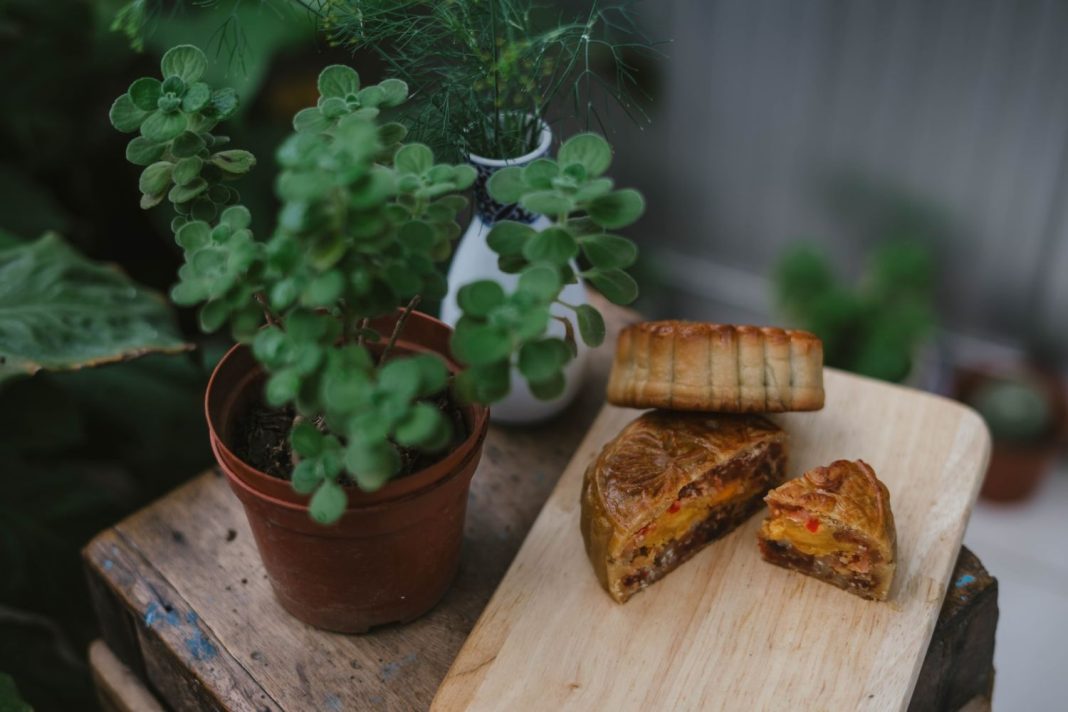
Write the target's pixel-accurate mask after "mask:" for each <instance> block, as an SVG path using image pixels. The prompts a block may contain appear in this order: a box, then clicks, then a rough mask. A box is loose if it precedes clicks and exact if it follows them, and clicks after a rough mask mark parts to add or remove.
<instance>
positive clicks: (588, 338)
mask: <svg viewBox="0 0 1068 712" xmlns="http://www.w3.org/2000/svg"><path fill="white" fill-rule="evenodd" d="M575 311H576V315H577V317H578V327H579V334H580V335H581V336H582V341H583V342H585V344H586V345H587V346H590V347H592V348H596V347H598V346H600V345H601V344H602V343H604V334H605V326H604V318H603V317H602V316H601V312H599V311H597V310H596V309H595V308H593V307H591V306H590V305H589V304H582V305H580V306H579V307H578V309H576V310H575Z"/></svg>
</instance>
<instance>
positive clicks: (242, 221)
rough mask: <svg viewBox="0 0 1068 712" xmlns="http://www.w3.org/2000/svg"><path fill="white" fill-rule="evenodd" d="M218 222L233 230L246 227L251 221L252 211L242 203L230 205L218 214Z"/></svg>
mask: <svg viewBox="0 0 1068 712" xmlns="http://www.w3.org/2000/svg"><path fill="white" fill-rule="evenodd" d="M219 222H221V223H222V224H224V225H229V226H230V227H231V228H233V229H235V230H240V229H241V228H245V227H248V226H249V224H250V223H251V222H252V213H250V212H249V211H248V208H246V207H245V206H244V205H231V206H230V207H229V208H227V209H226V210H224V211H223V212H222V215H220V216H219Z"/></svg>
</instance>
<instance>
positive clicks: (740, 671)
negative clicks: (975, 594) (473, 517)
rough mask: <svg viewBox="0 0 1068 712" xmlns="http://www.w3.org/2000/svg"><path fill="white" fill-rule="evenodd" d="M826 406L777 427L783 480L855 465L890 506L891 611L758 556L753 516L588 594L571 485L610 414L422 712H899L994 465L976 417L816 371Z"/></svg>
mask: <svg viewBox="0 0 1068 712" xmlns="http://www.w3.org/2000/svg"><path fill="white" fill-rule="evenodd" d="M826 388H827V405H826V407H825V408H824V410H822V411H820V412H818V413H812V414H804V413H797V414H787V415H783V416H776V417H775V420H776V421H777V422H779V423H780V424H782V425H783V427H785V428H786V429H787V431H788V432H789V433H790V436H791V446H790V448H791V449H790V452H791V460H790V462H791V464H790V471H791V472H793V473H795V474H800V473H801V472H802V471H804V470H805V469H808V468H810V467H813V466H816V465H820V464H825V463H827V462H830V461H832V460H834V459H837V458H849V459H854V458H863V459H865V460H866V461H868V462H869V463H871V464H872V466H873V467H874V468H875V470H876V471H877V472H878V473H879V475H880V478H881V479H883V480H884V482H886V484H887V486H888V487H889V489H890V492H891V501H892V506H893V509H894V513H895V517H896V519H897V528H898V547H899V548H898V556H899V563H898V571H897V577H896V579H895V581H894V585H893V587H892V588H891V593H890V600H889V602H887V603H874V602H869V601H864V600H861V599H859V598H857V597H855V596H852V595H850V594H848V593H846V592H844V591H840V590H838V589H836V588H833V587H831V586H828V585H826V584H823V583H820V582H818V581H815V580H813V579H810V578H807V577H804V576H801V575H800V574H797V573H794V572H790V571H785V570H783V569H779V568H777V567H773V566H769V565H768V564H766V563H764V562H763V561H761V560H760V556H759V554H758V552H757V549H756V546H755V543H754V537H755V531H756V529H757V527H758V526H759V521H760V517H754V518H753V519H751V520H750V521H749V522H748V523H747V524H746V525H745V526H743V527H741V528H740V529H739V530H737V531H735V532H734V533H733V534H732V535H730V536H728V537H726V538H725V539H723V540H722V541H720V542H717V543H715V544H713V545H712V546H710V547H708V548H707V549H706V550H705V551H703V552H701V554H699V555H698V556H697V557H695V558H694V559H693V560H692V561H690V562H689V563H687V564H685V565H684V566H682V567H680V569H678V570H677V571H676V572H675V573H673V574H671V575H670V576H668V577H667V578H666V579H665V580H663V581H661V582H660V583H658V584H656V585H654V586H653V587H651V588H650V589H649V590H647V591H646V592H644V593H642V594H640V595H638V596H636V597H635V598H634V599H632V600H631V601H630V602H629V603H627V604H625V605H623V606H620V605H618V604H616V603H614V602H613V601H612V600H611V599H610V598H609V597H608V595H607V594H606V593H605V592H604V591H603V590H602V589H601V588H600V586H599V585H598V584H597V581H596V579H595V578H594V576H593V573H592V571H591V568H590V565H589V562H588V561H587V560H586V555H585V552H584V550H583V546H582V539H581V536H580V535H579V527H578V517H579V506H578V503H579V490H580V486H581V482H582V474H583V471H584V470H585V468H586V466H587V464H588V463H589V462H590V461H591V460H592V458H593V457H594V456H595V455H596V453H597V452H598V450H599V449H600V447H601V446H602V445H603V444H604V443H605V442H606V441H607V440H608V439H610V438H611V437H613V436H614V435H615V434H616V433H618V432H619V430H620V428H622V426H623V425H625V424H626V423H627V422H629V421H630V420H631V419H633V418H634V417H636V415H637V414H638V413H637V411H633V410H626V409H620V408H615V407H612V406H605V408H604V409H603V410H602V411H601V413H600V415H599V416H598V418H597V420H596V421H595V422H594V424H593V426H592V428H591V429H590V432H589V434H588V435H587V437H586V439H585V440H584V441H583V443H582V445H581V446H580V447H579V449H578V451H577V452H576V453H575V456H574V457H573V458H572V460H571V463H570V464H569V466H568V468H567V469H566V470H565V471H564V473H563V475H562V477H561V478H560V482H559V484H558V485H557V487H556V489H555V490H554V492H553V494H552V495H551V496H550V498H549V501H548V502H547V503H546V505H545V508H544V509H543V510H542V513H541V515H540V516H539V517H538V519H537V521H536V522H535V524H534V527H533V529H532V530H531V533H530V535H529V536H528V537H527V539H526V541H525V542H524V544H523V547H522V549H521V550H520V552H519V554H518V556H517V557H516V559H515V561H514V562H513V563H512V566H511V568H510V569H509V571H508V574H507V575H506V576H505V578H504V581H503V582H502V583H501V585H500V586H499V587H498V589H497V591H496V593H495V594H494V596H493V598H492V599H491V601H490V603H489V605H488V606H487V608H486V610H485V611H484V612H483V614H482V616H481V618H480V619H479V621H478V623H477V625H476V626H475V629H474V630H473V631H472V633H471V635H470V637H469V638H468V640H467V642H466V643H465V644H464V646H463V648H462V650H461V651H460V654H459V656H458V657H457V659H456V661H455V662H454V663H453V665H452V667H451V669H450V670H449V673H448V675H447V676H446V678H445V681H444V682H443V684H442V686H441V688H440V689H439V691H438V694H437V696H436V697H435V699H434V703H433V705H432V708H433V709H437V710H463V709H470V710H499V709H612V710H630V709H635V710H637V709H654V708H656V709H673V710H684V709H752V710H762V709H777V708H779V707H780V706H781V704H782V702H783V700H789V701H793V702H795V703H796V702H798V701H801V700H804V701H806V704H807V705H808V706H809V707H813V708H815V709H827V710H845V709H848V710H891V709H905V708H906V707H907V706H908V704H909V700H910V696H911V693H912V690H913V686H914V685H915V683H916V679H917V675H918V673H919V671H920V667H921V664H922V662H923V660H924V654H925V651H926V650H927V646H928V643H929V641H930V639H931V635H932V631H933V630H934V627H935V623H936V620H937V619H938V615H939V610H940V608H941V607H942V601H943V597H944V594H945V591H946V585H947V582H948V580H949V577H950V574H951V572H952V570H953V567H954V564H955V562H956V559H957V555H958V552H959V550H960V544H961V538H962V536H963V534H964V528H965V525H966V523H967V518H968V514H969V512H970V510H971V507H972V504H973V502H974V500H975V496H976V493H977V491H978V487H979V484H980V481H981V479H982V475H983V473H984V471H985V468H986V462H987V458H988V456H989V447H990V445H989V436H988V434H987V431H986V427H985V425H984V424H983V422H982V420H981V419H980V418H979V417H978V416H977V415H976V414H975V413H974V412H972V411H971V410H969V409H967V408H965V407H963V406H961V405H959V404H956V403H953V402H952V401H948V400H945V399H942V398H938V397H936V396H931V395H928V394H924V393H921V392H918V391H913V390H910V389H905V388H901V387H897V386H891V385H888V384H884V383H879V382H876V381H871V380H868V379H864V378H860V377H857V376H852V375H849V374H845V373H841V372H837V371H834V370H830V369H828V371H827V373H826Z"/></svg>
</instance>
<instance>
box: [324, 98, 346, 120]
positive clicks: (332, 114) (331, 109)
mask: <svg viewBox="0 0 1068 712" xmlns="http://www.w3.org/2000/svg"><path fill="white" fill-rule="evenodd" d="M319 112H320V113H321V114H322V115H323V116H324V117H325V118H327V119H336V118H337V117H339V116H343V115H345V114H347V113H349V105H348V102H346V101H345V100H344V99H342V98H341V97H339V96H328V97H325V98H324V99H321V100H320V101H319Z"/></svg>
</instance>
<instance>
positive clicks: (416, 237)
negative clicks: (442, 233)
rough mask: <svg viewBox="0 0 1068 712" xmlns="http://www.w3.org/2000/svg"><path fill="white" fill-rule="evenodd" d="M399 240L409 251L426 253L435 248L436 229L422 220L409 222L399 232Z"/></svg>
mask: <svg viewBox="0 0 1068 712" xmlns="http://www.w3.org/2000/svg"><path fill="white" fill-rule="evenodd" d="M397 240H399V241H400V243H401V244H402V245H404V246H405V247H407V248H408V249H409V250H415V251H417V252H425V251H427V250H429V249H430V248H431V247H433V246H434V242H435V237H434V228H432V227H431V226H430V224H429V223H426V222H423V221H422V220H409V221H408V222H406V223H404V224H403V225H401V227H400V229H399V230H398V231H397Z"/></svg>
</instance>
